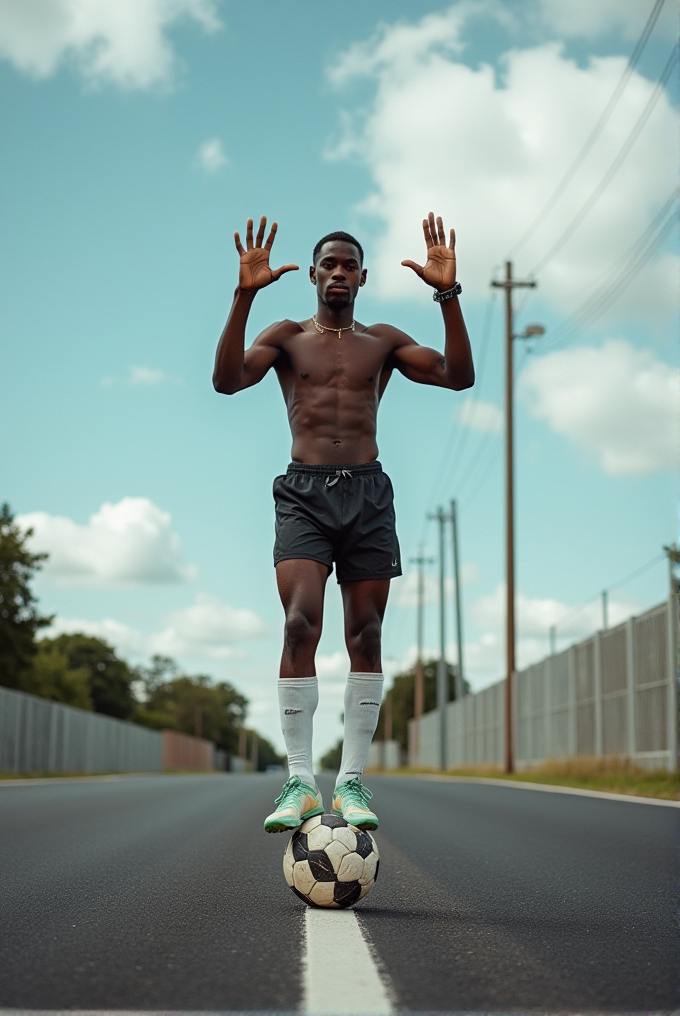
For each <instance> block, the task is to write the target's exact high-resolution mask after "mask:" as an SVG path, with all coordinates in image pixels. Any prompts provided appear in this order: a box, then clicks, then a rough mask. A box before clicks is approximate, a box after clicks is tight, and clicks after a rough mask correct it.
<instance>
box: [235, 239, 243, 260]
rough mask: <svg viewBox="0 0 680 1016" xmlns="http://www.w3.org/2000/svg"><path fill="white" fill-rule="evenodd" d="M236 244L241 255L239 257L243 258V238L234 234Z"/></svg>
mask: <svg viewBox="0 0 680 1016" xmlns="http://www.w3.org/2000/svg"><path fill="white" fill-rule="evenodd" d="M234 243H235V244H236V250H237V251H238V253H239V257H240V256H241V254H245V251H244V249H243V244H242V243H241V237H240V236H239V235H238V233H234Z"/></svg>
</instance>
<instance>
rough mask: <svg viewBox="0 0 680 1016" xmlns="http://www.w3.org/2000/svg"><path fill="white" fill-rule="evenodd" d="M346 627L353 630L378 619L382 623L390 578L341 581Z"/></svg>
mask: <svg viewBox="0 0 680 1016" xmlns="http://www.w3.org/2000/svg"><path fill="white" fill-rule="evenodd" d="M340 590H341V592H342V603H343V607H344V612H345V628H346V629H348V630H350V631H352V630H356V629H357V628H361V627H362V626H363V625H365V624H369V623H371V622H372V621H375V620H376V619H377V620H379V621H380V622H381V623H382V619H383V617H384V615H385V608H386V606H387V597H388V596H389V593H390V580H389V579H358V580H356V581H354V582H341V583H340Z"/></svg>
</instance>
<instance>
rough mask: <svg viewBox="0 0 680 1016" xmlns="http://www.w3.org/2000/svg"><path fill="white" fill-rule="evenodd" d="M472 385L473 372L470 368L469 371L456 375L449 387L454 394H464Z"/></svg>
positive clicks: (473, 381) (473, 379)
mask: <svg viewBox="0 0 680 1016" xmlns="http://www.w3.org/2000/svg"><path fill="white" fill-rule="evenodd" d="M474 383H475V371H474V368H471V369H470V370H466V371H464V372H461V373H458V374H456V376H455V377H454V378H452V379H451V382H450V387H451V388H452V389H453V390H454V392H464V391H465V390H466V388H472V386H473V385H474Z"/></svg>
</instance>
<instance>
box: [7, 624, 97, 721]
mask: <svg viewBox="0 0 680 1016" xmlns="http://www.w3.org/2000/svg"><path fill="white" fill-rule="evenodd" d="M89 677H90V674H89V671H88V670H87V669H86V668H85V667H79V668H77V669H73V668H72V667H70V666H69V661H68V657H67V656H66V655H65V654H64V653H63V652H62V651H61V649H59V647H58V646H56V645H55V644H54V641H53V640H52V639H42V640H41V641H40V642H38V651H37V653H36V654H35V656H34V657H33V663H32V665H31V669H30V670H27V671H26V672H25V673H24V675H23V677H22V679H21V689H20V690H21V691H25V692H29V693H30V694H31V695H38V696H39V697H40V698H46V699H51V700H52V701H53V702H63V704H64V705H67V706H75V707H76V708H77V709H92V699H91V697H90V686H89Z"/></svg>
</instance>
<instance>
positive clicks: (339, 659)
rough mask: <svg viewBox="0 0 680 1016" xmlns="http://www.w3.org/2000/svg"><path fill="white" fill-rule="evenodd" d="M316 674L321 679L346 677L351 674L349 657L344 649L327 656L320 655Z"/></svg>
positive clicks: (317, 660) (317, 658)
mask: <svg viewBox="0 0 680 1016" xmlns="http://www.w3.org/2000/svg"><path fill="white" fill-rule="evenodd" d="M316 672H317V674H318V675H319V677H321V678H331V677H346V676H347V674H348V673H349V656H348V655H347V653H346V652H345V650H344V649H343V650H338V651H337V652H335V653H328V654H327V655H324V654H323V653H319V654H318V655H317V657H316ZM343 688H344V685H343Z"/></svg>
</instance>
